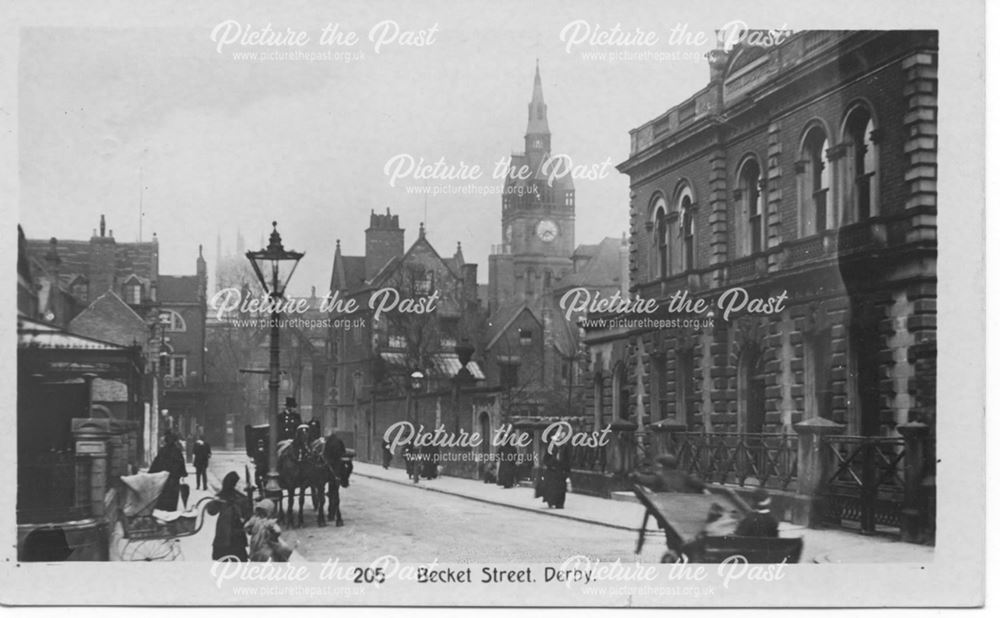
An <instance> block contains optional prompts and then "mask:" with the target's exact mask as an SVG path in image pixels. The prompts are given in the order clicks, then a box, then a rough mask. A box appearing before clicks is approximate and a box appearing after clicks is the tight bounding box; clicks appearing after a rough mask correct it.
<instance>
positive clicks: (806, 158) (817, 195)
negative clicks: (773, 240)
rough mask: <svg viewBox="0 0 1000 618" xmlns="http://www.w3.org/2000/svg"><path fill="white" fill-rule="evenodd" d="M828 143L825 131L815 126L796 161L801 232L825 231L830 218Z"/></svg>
mask: <svg viewBox="0 0 1000 618" xmlns="http://www.w3.org/2000/svg"><path fill="white" fill-rule="evenodd" d="M829 147H830V145H829V142H828V141H827V137H826V132H825V131H824V130H823V129H822V128H820V127H818V126H815V127H813V128H811V129H810V130H809V132H808V133H806V136H805V139H804V140H803V141H802V158H801V160H800V161H799V163H800V167H799V172H800V175H799V187H800V191H799V212H800V213H801V218H800V221H801V223H800V226H801V231H802V235H803V236H811V235H813V234H819V233H822V232H825V231H826V230H827V229H828V228H829V224H830V221H831V218H830V216H829V213H828V206H829V205H830V195H829V193H830V184H831V183H830V180H831V174H832V168H831V167H830V161H829V159H828V157H827V150H828V149H829Z"/></svg>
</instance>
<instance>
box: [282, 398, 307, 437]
mask: <svg viewBox="0 0 1000 618" xmlns="http://www.w3.org/2000/svg"><path fill="white" fill-rule="evenodd" d="M297 408H298V404H297V403H296V402H295V397H285V409H284V410H282V411H281V413H280V414H278V441H279V442H280V441H282V440H292V439H294V438H295V431H296V430H297V429H298V428H299V425H301V424H302V416H301V415H300V414H299V413H298V410H297Z"/></svg>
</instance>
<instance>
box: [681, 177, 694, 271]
mask: <svg viewBox="0 0 1000 618" xmlns="http://www.w3.org/2000/svg"><path fill="white" fill-rule="evenodd" d="M677 208H678V210H679V211H680V213H681V229H680V241H681V242H680V244H681V252H682V253H681V255H680V256H679V258H680V259H679V260H678V261H679V262H680V265H681V268H680V269H679V272H683V271H685V270H692V269H694V268H695V266H696V264H695V247H694V241H695V233H694V232H695V230H694V197H693V195H692V194H691V187H689V186H685V187H684V188H683V189H681V191H680V193H679V194H678V199H677Z"/></svg>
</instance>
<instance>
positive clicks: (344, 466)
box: [244, 415, 354, 526]
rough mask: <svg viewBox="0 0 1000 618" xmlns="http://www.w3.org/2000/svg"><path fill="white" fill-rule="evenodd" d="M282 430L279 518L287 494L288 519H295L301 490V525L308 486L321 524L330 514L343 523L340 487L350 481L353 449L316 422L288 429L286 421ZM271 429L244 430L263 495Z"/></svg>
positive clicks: (281, 515) (247, 428)
mask: <svg viewBox="0 0 1000 618" xmlns="http://www.w3.org/2000/svg"><path fill="white" fill-rule="evenodd" d="M296 416H297V415H296ZM279 429H280V431H279V434H278V445H277V446H278V448H277V453H278V461H277V472H278V483H279V485H280V486H281V495H280V496H278V495H275V496H274V497H275V498H277V499H278V516H279V519H282V518H283V517H284V508H283V502H284V498H285V496H286V495H287V497H288V515H289V521H290V522H292V518H291V514H292V512H293V506H294V505H293V501H294V498H295V494H296V490H298V496H299V516H298V525H300V526H301V525H302V523H303V514H302V510H303V505H304V503H305V492H306V489H309V490H310V492H311V494H312V502H313V506H314V507H315V508H316V510H317V512H318V524H319V525H320V526H324V525H326V518H327V517H329V518H330V519H333V520H335V522H336V525H337V526H342V525H343V524H344V521H343V517H342V516H341V514H340V488H341V487H348V486H349V484H350V476H351V472H352V471H353V469H354V463H353V459H354V451H353V450H352V449H348V448H347V447H346V446H345V445H344V443H343V441H341V440H340V438H338V437H337V436H336V435H334V434H332V433H331V434H330V435H329V436H327V437H323V436H322V435H321V432H320V426H319V423H318V422H317V421H311V422H309V423H301V422H300V423H299V425H298V426H297V427H296V428H295V429H294V431H291V430H289V428H288V426H287V425H286V424H285V423H280V425H279ZM269 430H270V426H269V425H247V426H246V427H245V429H244V432H245V434H244V437H245V439H246V453H247V456H248V457H249V458H250V460H251V462H252V463H253V467H254V472H253V478H254V481H255V485H256V491H257V492H259V493H260V495H263V494H264V485H265V479H266V475H267V471H268V458H269V457H270V453H271V449H270V443H269ZM248 477H249V473H248ZM286 492H287V493H286ZM327 498H329V501H327ZM327 504H328V510H327V513H326V514H325V515H324V512H323V507H324V505H327ZM292 523H294V522H292Z"/></svg>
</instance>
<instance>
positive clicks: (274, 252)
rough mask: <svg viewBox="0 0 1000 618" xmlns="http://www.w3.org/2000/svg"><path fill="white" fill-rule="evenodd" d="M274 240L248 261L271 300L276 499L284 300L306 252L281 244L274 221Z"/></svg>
mask: <svg viewBox="0 0 1000 618" xmlns="http://www.w3.org/2000/svg"><path fill="white" fill-rule="evenodd" d="M271 227H272V228H273V229H272V230H271V237H270V239H269V242H268V245H267V247H266V248H264V249H261V250H260V251H247V259H249V260H250V265H251V266H253V271H254V273H255V274H256V275H257V280H258V281H260V284H261V286H262V287H263V288H264V292H265V293H267V294H268V295H269V296H270V297H271V300H272V302H271V306H270V309H271V311H270V314H271V342H270V367H269V371H268V381H267V389H268V397H267V403H268V406H267V409H268V416H269V420H268V432H267V437H268V455H267V476H266V477H265V481H264V492H263V493H264V495H267V496H276V495H280V493H281V486H280V485H279V484H278V388H279V387H280V385H281V367H280V365H279V361H280V354H281V352H280V348H279V345H280V333H279V328H278V319H279V317H280V316H281V310H280V304H279V301H280V299H282V298H284V296H285V290H286V289H287V287H288V282H289V280H291V278H292V273H294V272H295V267H296V266H298V264H299V260H301V259H302V256H304V255H305V254H304V253H300V252H298V251H291V250H286V249H285V248H284V246H282V244H281V235H280V234H278V222H277V221H272V222H271Z"/></svg>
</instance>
